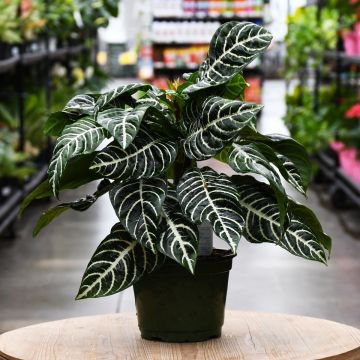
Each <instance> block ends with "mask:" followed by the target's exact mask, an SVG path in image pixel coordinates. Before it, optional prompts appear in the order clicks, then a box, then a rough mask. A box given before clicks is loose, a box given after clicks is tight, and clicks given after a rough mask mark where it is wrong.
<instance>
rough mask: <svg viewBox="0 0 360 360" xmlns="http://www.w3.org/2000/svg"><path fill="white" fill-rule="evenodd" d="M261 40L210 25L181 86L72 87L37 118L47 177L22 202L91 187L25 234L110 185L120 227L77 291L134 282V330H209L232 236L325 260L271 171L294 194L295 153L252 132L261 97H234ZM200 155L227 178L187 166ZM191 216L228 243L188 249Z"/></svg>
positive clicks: (195, 237)
mask: <svg viewBox="0 0 360 360" xmlns="http://www.w3.org/2000/svg"><path fill="white" fill-rule="evenodd" d="M271 39H272V36H271V34H270V33H269V32H268V31H267V30H265V29H264V28H262V27H260V26H258V25H255V24H253V23H249V22H228V23H226V24H224V25H222V26H221V27H220V28H219V29H218V30H217V31H216V33H215V34H214V36H213V38H212V40H211V43H210V48H209V54H208V58H207V59H206V60H205V61H204V63H203V64H202V65H201V66H200V68H199V71H198V72H194V73H192V74H185V75H184V76H183V80H184V81H183V82H182V83H179V82H175V83H173V84H171V85H170V88H169V89H168V90H159V89H156V88H155V87H153V86H151V85H148V84H142V83H135V84H130V85H124V86H120V87H118V88H116V89H114V90H113V91H110V92H107V93H105V94H102V95H78V96H75V97H74V98H73V99H71V100H70V101H69V102H68V104H67V105H66V106H65V108H64V109H63V111H61V112H59V113H55V114H53V115H51V116H50V118H49V120H48V122H47V124H46V133H47V134H49V135H53V136H59V137H58V139H57V142H56V145H55V148H54V152H53V157H52V159H51V162H50V165H49V171H48V175H49V177H48V180H47V181H45V182H44V183H42V184H41V185H40V186H39V187H38V188H37V189H36V190H34V191H33V192H32V193H31V194H30V195H29V196H28V197H27V199H26V200H25V201H24V203H23V206H22V208H23V209H24V208H25V207H26V206H27V205H28V204H29V203H30V202H31V201H32V200H34V199H38V198H41V197H45V196H49V195H51V194H53V195H55V196H58V195H59V193H60V192H61V191H62V190H65V189H73V188H78V187H80V186H81V185H83V184H86V183H89V182H93V181H98V186H97V190H96V191H95V193H94V194H92V195H88V196H86V197H84V198H82V199H80V200H76V201H74V202H69V203H62V204H59V205H57V206H56V207H54V208H52V209H50V210H48V211H47V212H45V213H44V214H43V215H42V216H41V218H40V219H39V221H38V223H37V225H36V227H35V230H34V234H35V235H36V234H37V233H39V231H40V230H41V229H42V228H43V227H44V226H45V225H47V224H49V223H50V221H52V220H53V219H54V218H55V217H57V216H58V215H60V214H61V213H63V212H64V211H67V210H68V209H73V210H76V211H85V210H87V209H88V208H89V207H90V206H92V205H93V204H94V203H95V202H96V200H97V199H98V198H99V197H100V196H102V195H104V194H109V197H110V200H111V204H112V206H113V208H114V211H115V213H116V215H117V216H118V218H119V222H118V223H116V224H115V225H114V226H113V228H112V229H111V231H110V233H109V235H108V236H107V237H106V238H105V239H104V240H103V241H102V242H101V243H100V245H99V247H98V248H97V250H96V251H95V253H94V255H93V257H92V258H91V260H90V262H89V264H88V266H87V268H86V270H85V274H84V276H83V279H82V282H81V285H80V290H79V293H78V295H77V297H76V298H77V299H85V298H95V297H100V296H107V295H112V294H115V293H117V292H119V291H122V290H124V289H126V288H128V287H130V286H132V285H134V291H135V301H136V307H137V312H138V321H139V327H140V330H141V334H142V336H143V337H145V338H148V339H160V340H165V341H198V340H205V339H208V338H211V337H218V336H220V334H221V326H222V324H223V320H224V306H225V299H226V290H227V280H228V272H229V270H230V268H231V261H232V257H233V256H234V255H235V254H236V251H237V247H238V244H239V241H240V238H241V237H242V236H243V237H244V238H245V239H246V240H247V241H250V242H253V243H262V242H270V243H273V244H275V245H278V246H280V247H282V248H284V249H285V250H287V251H289V252H291V253H292V254H294V255H298V256H301V257H303V258H305V259H309V260H315V261H319V262H322V263H326V261H327V258H328V254H329V252H330V248H331V240H330V238H329V237H328V236H327V235H325V234H324V233H323V230H322V228H321V225H320V224H319V222H318V220H317V219H316V217H315V215H314V214H313V212H312V211H311V210H309V209H307V208H306V207H305V206H303V205H300V204H298V203H297V202H295V201H293V200H292V199H290V198H289V197H288V196H287V194H286V192H285V190H284V187H283V185H282V183H281V176H282V177H283V178H284V179H285V180H286V181H287V182H289V183H290V184H291V185H293V186H294V187H295V188H296V189H297V190H298V191H300V192H301V193H302V194H305V192H306V188H307V186H308V184H309V180H310V175H311V174H310V167H311V166H310V162H309V158H308V156H307V154H306V151H305V150H304V148H303V147H302V146H301V145H300V144H299V143H297V142H296V141H294V140H292V139H291V138H288V137H283V136H279V135H262V134H260V133H259V132H258V131H257V129H256V122H257V114H258V113H259V111H260V109H261V106H260V105H257V104H253V103H246V102H244V101H243V93H244V88H245V87H246V85H247V84H246V82H245V80H244V78H243V76H242V71H243V69H244V68H245V66H246V65H247V64H249V63H250V62H251V61H252V60H253V59H254V58H255V57H257V56H258V55H259V54H260V53H262V52H263V51H264V50H265V49H266V48H267V47H268V45H269V44H270V42H271ZM106 140H107V144H106V146H104V144H103V143H104V141H106ZM100 145H102V147H100ZM212 157H216V158H218V159H220V160H222V161H225V162H226V163H228V165H229V166H230V167H231V168H232V169H233V170H234V171H235V172H236V173H237V175H234V176H232V177H229V176H226V175H225V174H219V173H217V172H216V171H215V170H213V169H212V168H210V167H201V168H199V167H198V166H197V161H200V160H205V159H210V158H212ZM252 174H257V175H260V176H262V178H263V180H266V182H263V181H259V180H257V179H255V178H254V177H253V176H252ZM203 223H206V224H209V225H210V226H211V227H212V230H213V232H214V233H215V234H216V235H217V236H218V237H219V238H220V239H222V240H223V241H225V243H226V244H228V247H229V250H226V251H225V250H213V251H212V249H211V252H210V254H208V255H203V254H199V252H198V249H199V248H203V246H202V242H203V241H205V238H206V237H203V236H199V231H198V226H199V225H200V224H203ZM204 248H206V246H205V247H204Z"/></svg>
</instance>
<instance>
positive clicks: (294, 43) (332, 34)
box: [285, 6, 338, 79]
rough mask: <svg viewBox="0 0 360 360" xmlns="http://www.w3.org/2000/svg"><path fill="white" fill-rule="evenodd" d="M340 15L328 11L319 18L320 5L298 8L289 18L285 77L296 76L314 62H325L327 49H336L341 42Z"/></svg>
mask: <svg viewBox="0 0 360 360" xmlns="http://www.w3.org/2000/svg"><path fill="white" fill-rule="evenodd" d="M337 26H338V12H337V11H336V10H334V9H328V8H325V9H323V10H322V12H321V15H320V18H319V19H318V18H317V8H316V6H308V7H305V8H302V7H301V8H298V9H297V10H296V11H295V13H294V14H293V15H290V16H289V18H288V33H287V35H286V38H285V41H286V59H285V75H286V77H287V78H288V79H292V78H294V77H296V76H297V75H298V73H299V71H301V70H302V69H303V68H304V67H306V66H307V64H308V63H309V59H312V61H313V63H312V65H313V66H314V67H315V66H318V65H319V64H321V62H322V58H323V55H324V52H325V50H329V49H335V47H336V41H337Z"/></svg>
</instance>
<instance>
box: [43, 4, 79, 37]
mask: <svg viewBox="0 0 360 360" xmlns="http://www.w3.org/2000/svg"><path fill="white" fill-rule="evenodd" d="M75 11H76V6H75V3H74V1H73V0H51V1H49V6H48V9H47V12H46V24H47V27H48V29H49V34H50V36H55V37H58V38H59V39H67V38H68V37H69V36H70V34H71V32H73V31H74V29H75V28H76V23H75V17H74V12H75Z"/></svg>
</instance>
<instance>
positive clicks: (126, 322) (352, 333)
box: [0, 311, 360, 360]
mask: <svg viewBox="0 0 360 360" xmlns="http://www.w3.org/2000/svg"><path fill="white" fill-rule="evenodd" d="M0 351H1V353H0V359H7V360H8V359H14V358H15V359H24V360H31V359H37V360H41V359H43V360H57V359H71V360H77V359H81V360H84V359H85V360H87V359H102V360H111V359H126V360H130V359H134V360H139V359H149V360H150V359H151V360H158V359H164V360H165V359H166V360H171V359H176V360H191V359H201V360H205V359H206V360H220V359H221V360H222V359H232V360H234V359H254V360H266V359H274V360H275V359H276V360H277V359H284V360H290V359H301V360H315V359H353V360H355V359H360V330H357V329H355V328H353V327H350V326H346V325H342V324H338V323H335V322H331V321H327V320H320V319H314V318H308V317H301V316H292V315H277V314H261V313H253V312H238V311H229V312H227V313H226V319H225V325H224V328H223V335H222V337H221V338H220V339H215V340H209V341H205V342H199V343H184V344H169V343H161V342H155V341H147V340H143V339H141V338H140V334H139V331H138V327H137V319H136V315H135V314H127V313H125V314H114V315H101V316H91V317H81V318H73V319H67V320H60V321H53V322H48V323H43V324H39V325H33V326H28V327H25V328H22V329H18V330H14V331H10V332H7V333H5V334H2V335H1V336H0Z"/></svg>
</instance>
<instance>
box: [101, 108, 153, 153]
mask: <svg viewBox="0 0 360 360" xmlns="http://www.w3.org/2000/svg"><path fill="white" fill-rule="evenodd" d="M147 109H148V108H147V107H144V106H138V107H136V108H135V109H131V108H130V109H126V110H124V109H118V108H111V109H108V110H105V111H102V112H100V113H99V114H98V116H97V122H98V124H100V125H101V126H102V127H103V128H105V129H106V130H108V131H109V133H110V134H111V135H112V136H113V137H114V139H115V140H116V141H117V143H118V144H119V145H120V146H121V147H122V148H123V149H126V148H127V147H128V146H129V145H130V144H131V143H132V141H133V140H134V138H135V136H136V134H137V132H138V131H139V127H140V123H141V121H142V119H143V117H144V115H145V113H146V110H147Z"/></svg>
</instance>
